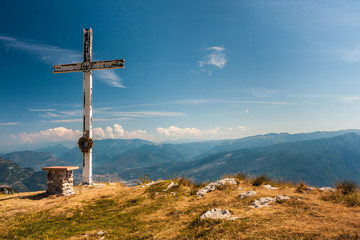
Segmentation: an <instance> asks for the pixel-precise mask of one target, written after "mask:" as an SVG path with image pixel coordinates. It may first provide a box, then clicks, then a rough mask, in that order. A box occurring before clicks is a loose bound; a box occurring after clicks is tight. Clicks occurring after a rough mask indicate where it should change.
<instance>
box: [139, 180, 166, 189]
mask: <svg viewBox="0 0 360 240" xmlns="http://www.w3.org/2000/svg"><path fill="white" fill-rule="evenodd" d="M163 181H164V180H161V179H159V180H157V181H151V182H149V183H147V184H145V185H142V186H141V187H149V186H151V185H154V184H157V183H160V182H163Z"/></svg>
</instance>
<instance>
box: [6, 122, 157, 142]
mask: <svg viewBox="0 0 360 240" xmlns="http://www.w3.org/2000/svg"><path fill="white" fill-rule="evenodd" d="M81 135H82V132H81V131H80V130H78V129H77V130H72V129H67V128H65V127H57V128H50V129H46V130H43V131H39V132H34V133H26V132H23V133H20V134H13V135H10V137H11V138H12V139H14V140H16V141H17V142H19V143H40V142H59V141H77V140H78V139H79V138H80V137H81ZM133 138H142V139H151V138H152V136H150V135H148V134H147V132H146V131H145V130H139V129H137V130H134V131H128V130H125V129H124V128H123V127H122V126H121V125H119V124H114V125H113V127H110V126H108V127H106V128H105V130H104V129H102V128H100V127H99V128H94V129H93V139H95V140H102V139H133Z"/></svg>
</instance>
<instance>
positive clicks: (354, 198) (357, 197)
mask: <svg viewBox="0 0 360 240" xmlns="http://www.w3.org/2000/svg"><path fill="white" fill-rule="evenodd" d="M321 199H322V200H324V201H330V202H333V203H340V204H343V205H345V206H348V207H356V206H360V193H359V192H358V191H356V192H352V193H349V194H343V193H341V192H339V191H336V192H334V193H329V194H327V195H325V196H322V197H321Z"/></svg>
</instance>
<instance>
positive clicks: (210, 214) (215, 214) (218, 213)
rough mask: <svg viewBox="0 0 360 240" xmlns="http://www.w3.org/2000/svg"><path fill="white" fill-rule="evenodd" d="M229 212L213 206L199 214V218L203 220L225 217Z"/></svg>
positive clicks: (228, 216) (229, 214)
mask: <svg viewBox="0 0 360 240" xmlns="http://www.w3.org/2000/svg"><path fill="white" fill-rule="evenodd" d="M230 217H231V213H230V211H229V210H221V209H218V208H213V209H211V210H210V211H207V212H206V213H203V214H201V216H200V220H204V219H207V218H210V219H225V218H230Z"/></svg>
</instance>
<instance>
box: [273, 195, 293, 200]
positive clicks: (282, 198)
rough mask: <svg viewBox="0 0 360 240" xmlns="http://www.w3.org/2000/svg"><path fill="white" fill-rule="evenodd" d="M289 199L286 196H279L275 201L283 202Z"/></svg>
mask: <svg viewBox="0 0 360 240" xmlns="http://www.w3.org/2000/svg"><path fill="white" fill-rule="evenodd" d="M289 199H290V198H289V197H288V196H283V195H279V196H277V197H276V200H280V201H285V200H289Z"/></svg>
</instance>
